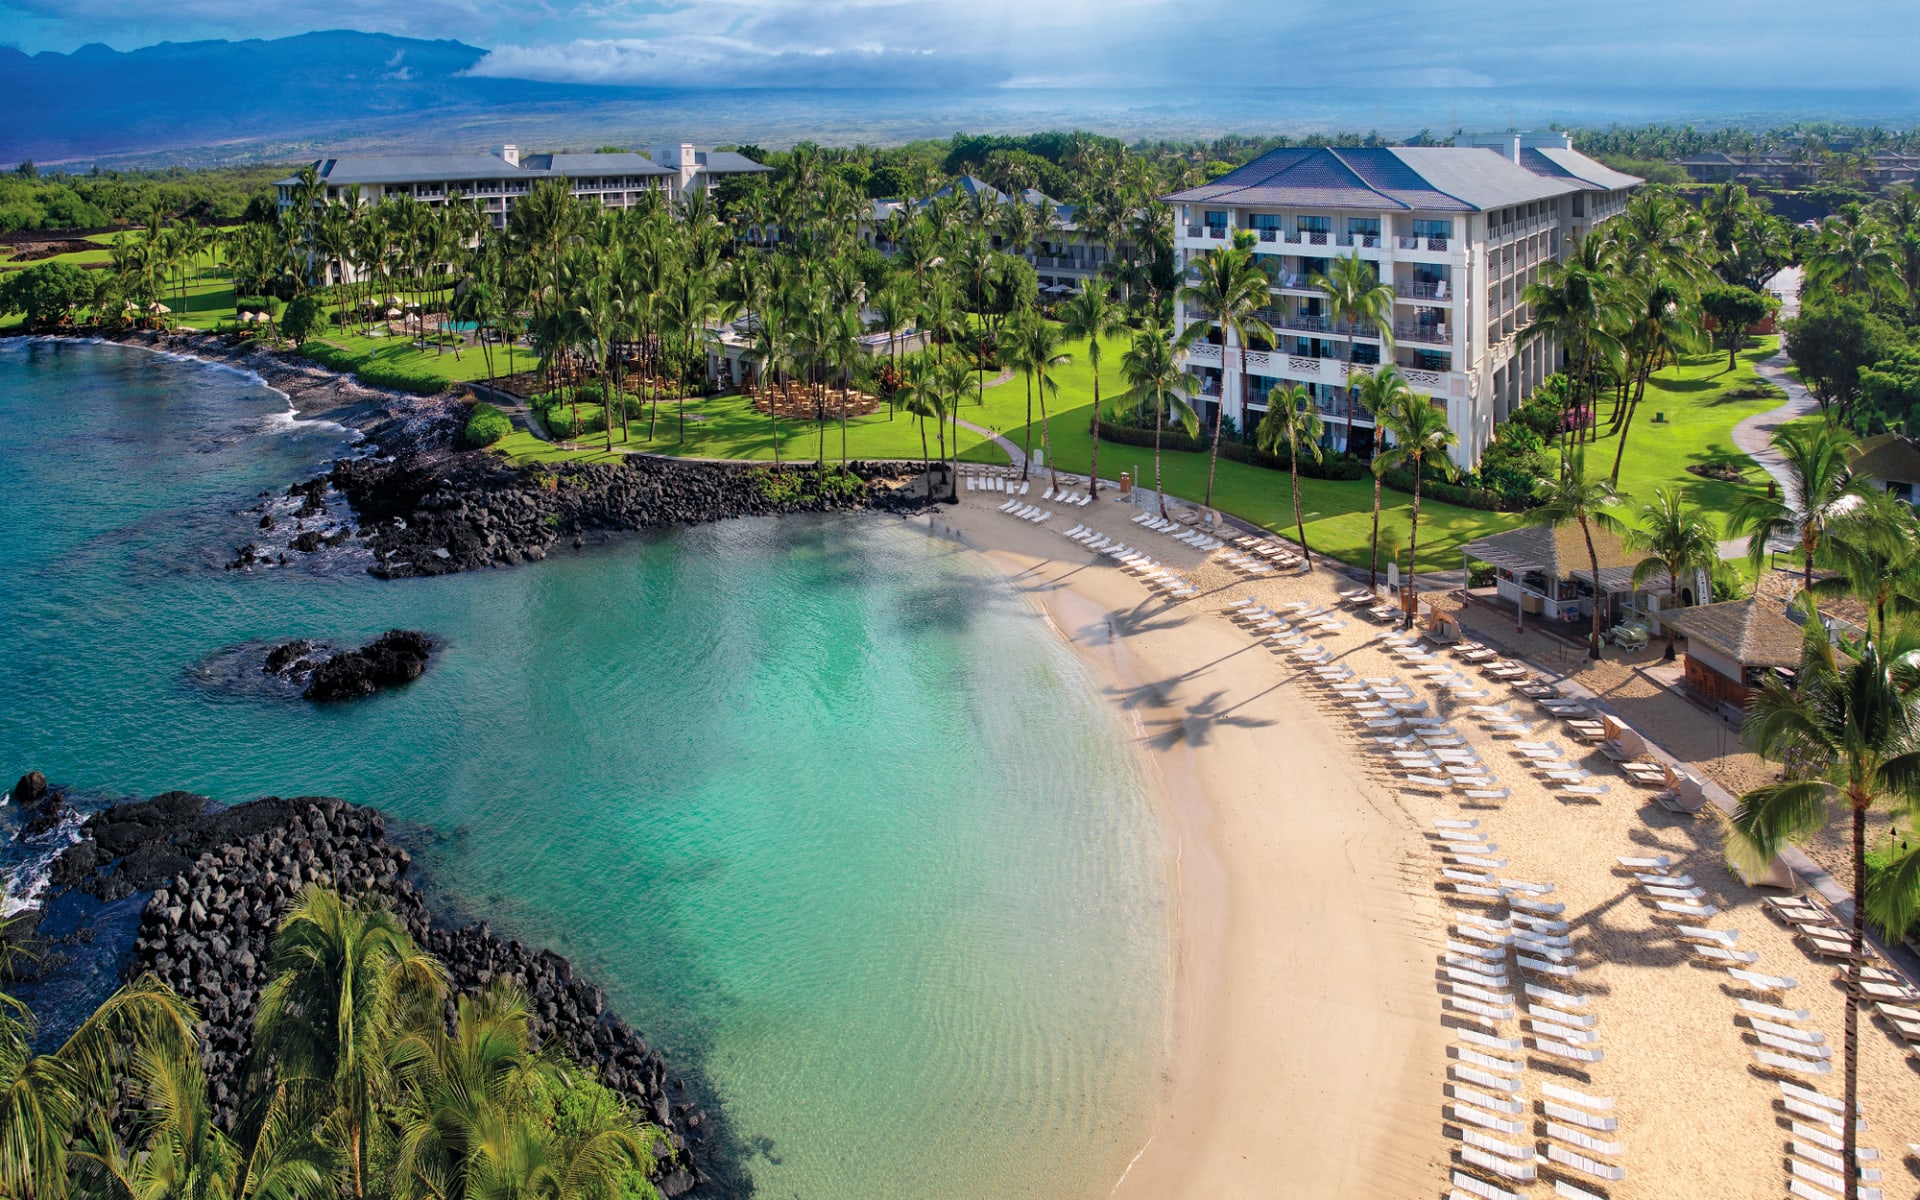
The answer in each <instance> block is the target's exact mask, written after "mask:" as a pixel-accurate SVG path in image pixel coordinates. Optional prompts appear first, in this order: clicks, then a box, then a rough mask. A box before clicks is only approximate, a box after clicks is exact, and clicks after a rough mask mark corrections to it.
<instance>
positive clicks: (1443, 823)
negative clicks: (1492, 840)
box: [1433, 817, 1480, 829]
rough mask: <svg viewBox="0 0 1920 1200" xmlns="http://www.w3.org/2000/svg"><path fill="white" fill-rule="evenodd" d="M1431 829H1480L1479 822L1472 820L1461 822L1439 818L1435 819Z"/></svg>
mask: <svg viewBox="0 0 1920 1200" xmlns="http://www.w3.org/2000/svg"><path fill="white" fill-rule="evenodd" d="M1433 827H1434V828H1435V829H1478V828H1480V822H1479V821H1478V820H1473V819H1466V820H1461V819H1456V818H1452V817H1440V818H1437V819H1435V821H1434V822H1433Z"/></svg>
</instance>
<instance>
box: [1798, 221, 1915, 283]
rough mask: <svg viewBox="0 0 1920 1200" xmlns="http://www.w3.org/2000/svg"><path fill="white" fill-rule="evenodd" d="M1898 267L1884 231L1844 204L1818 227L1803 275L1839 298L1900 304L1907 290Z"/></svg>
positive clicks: (1897, 255) (1893, 251) (1898, 258)
mask: <svg viewBox="0 0 1920 1200" xmlns="http://www.w3.org/2000/svg"><path fill="white" fill-rule="evenodd" d="M1900 267H1901V261H1900V255H1899V254H1898V253H1896V251H1895V248H1894V245H1893V239H1892V238H1891V237H1890V236H1889V235H1888V233H1887V231H1886V229H1885V228H1884V227H1882V226H1881V224H1880V223H1879V221H1877V220H1875V219H1874V218H1873V217H1872V216H1870V215H1868V214H1865V213H1863V211H1862V210H1861V208H1860V206H1859V205H1858V204H1848V205H1845V206H1844V207H1842V208H1841V210H1840V211H1839V212H1837V213H1835V214H1834V215H1833V216H1831V217H1829V218H1827V220H1826V222H1825V223H1824V224H1823V225H1822V226H1821V228H1820V236H1819V240H1818V241H1816V242H1815V243H1814V247H1813V250H1812V252H1811V253H1809V254H1808V255H1807V260H1806V275H1807V282H1808V283H1809V284H1811V285H1812V286H1813V287H1814V288H1816V289H1819V290H1826V291H1832V292H1835V293H1838V294H1839V295H1842V296H1860V297H1862V298H1863V299H1867V300H1872V299H1874V298H1875V297H1878V296H1886V297H1888V298H1890V299H1894V300H1904V299H1906V298H1907V287H1906V282H1905V281H1904V280H1903V279H1902V278H1901V273H1900Z"/></svg>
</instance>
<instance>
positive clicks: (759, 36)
mask: <svg viewBox="0 0 1920 1200" xmlns="http://www.w3.org/2000/svg"><path fill="white" fill-rule="evenodd" d="M1910 2H1911V0H1824V2H1823V3H1819V4H1808V3H1806V2H1805V0H1607V2H1606V3H1604V4H1580V5H1574V4H1567V3H1564V2H1561V3H1554V2H1548V3H1534V4H1500V3H1487V2H1486V0H1476V2H1463V0H1419V2H1415V0H1251V2H1250V0H266V2H264V3H263V2H262V0H165V2H163V3H149V4H130V3H127V2H126V0H0V42H4V43H7V44H11V45H14V46H17V47H19V48H21V49H24V50H28V51H39V50H58V51H65V50H71V49H72V48H74V47H75V46H78V45H80V44H82V43H85V42H102V41H103V42H106V43H107V44H109V45H111V46H113V47H115V48H116V49H122V50H125V49H131V48H133V47H135V46H141V45H147V44H150V43H152V42H157V41H164V40H172V41H186V40H192V39H197V38H220V37H224V38H248V37H278V36H282V35H286V34H293V33H301V32H305V31H308V30H313V29H339V28H350V29H361V30H367V31H372V32H381V33H394V34H401V35H405V36H409V37H425V38H456V39H458V40H460V41H463V42H467V43H470V44H472V45H476V46H482V47H485V48H487V49H489V50H491V51H492V53H491V54H490V55H489V56H488V58H487V59H486V60H485V61H484V62H482V63H481V65H480V67H479V68H478V72H479V73H481V74H487V75H495V76H500V77H508V78H522V79H542V80H550V81H565V82H590V83H606V84H649V83H656V84H676V85H688V84H717V85H725V84H755V83H759V84H770V83H780V84H795V85H807V84H821V85H857V84H862V83H868V84H889V85H898V84H905V83H924V84H928V85H931V86H942V85H953V84H963V83H972V84H982V83H984V84H995V85H1013V86H1022V85H1025V86H1036V85H1037V86H1075V85H1081V86H1126V85H1131V84H1143V85H1168V84H1172V85H1181V84H1191V83H1193V82H1194V81H1195V80H1197V79H1205V80H1207V81H1209V82H1213V83H1221V84H1233V85H1247V86H1252V85H1260V84H1280V85H1292V86H1311V85H1314V84H1316V83H1325V84H1331V85H1348V86H1353V85H1368V84H1380V83H1398V84H1404V85H1407V86H1427V87H1431V86H1461V87H1475V86H1488V85H1521V86H1528V85H1531V86H1539V85H1559V86H1567V87H1573V88H1579V87H1595V88H1604V87H1607V86H1631V87H1657V86H1661V85H1673V86H1706V87H1742V88H1753V87H1757V86H1764V85H1765V84H1767V83H1768V82H1769V81H1779V82H1781V83H1783V84H1786V85H1789V86H1794V87H1803V88H1804V87H1813V88H1881V87H1899V88H1911V87H1913V86H1914V82H1913V76H1912V73H1911V72H1912V67H1911V64H1912V63H1913V61H1914V59H1915V57H1916V54H1920V23H1916V22H1915V21H1914V20H1913V13H1912V11H1911V9H1910Z"/></svg>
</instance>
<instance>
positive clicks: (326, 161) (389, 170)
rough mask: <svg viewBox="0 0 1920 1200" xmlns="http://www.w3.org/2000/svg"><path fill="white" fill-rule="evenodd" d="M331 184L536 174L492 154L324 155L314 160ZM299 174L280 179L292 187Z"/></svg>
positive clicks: (421, 181) (318, 169) (516, 176)
mask: <svg viewBox="0 0 1920 1200" xmlns="http://www.w3.org/2000/svg"><path fill="white" fill-rule="evenodd" d="M313 166H314V170H316V171H318V172H319V174H320V178H321V180H322V182H324V183H326V184H327V185H328V186H329V187H347V186H349V185H351V184H356V183H360V184H366V183H438V182H440V181H442V180H451V181H458V180H462V179H517V178H522V177H524V176H526V175H529V174H532V172H529V171H528V170H526V169H525V168H524V167H516V166H514V165H512V164H511V163H509V162H507V160H506V159H504V158H500V157H497V156H495V155H492V154H406V155H393V156H388V157H367V158H322V159H318V160H316V161H315V162H314V164H313ZM299 182H300V180H299V177H298V176H289V177H288V178H286V179H282V180H280V181H279V183H280V184H281V185H282V186H287V187H291V186H293V185H294V184H297V183H299Z"/></svg>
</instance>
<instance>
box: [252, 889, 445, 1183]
mask: <svg viewBox="0 0 1920 1200" xmlns="http://www.w3.org/2000/svg"><path fill="white" fill-rule="evenodd" d="M269 969H270V971H271V972H272V978H270V979H269V980H268V982H267V985H266V987H264V988H262V989H261V991H260V1007H259V1010H258V1016H257V1017H256V1026H255V1042H256V1046H255V1052H256V1057H257V1058H261V1060H262V1061H260V1063H259V1066H260V1067H261V1068H263V1069H264V1068H266V1067H267V1066H268V1064H269V1063H271V1066H272V1069H273V1071H274V1073H275V1075H276V1077H277V1078H279V1079H281V1080H282V1081H284V1082H286V1083H287V1084H289V1085H290V1086H291V1087H292V1088H294V1089H295V1090H296V1091H298V1090H302V1089H313V1090H315V1091H317V1092H318V1093H319V1094H321V1095H324V1096H325V1097H326V1098H327V1101H328V1104H329V1105H330V1107H331V1108H332V1109H333V1110H334V1111H335V1113H336V1114H337V1119H338V1121H339V1124H340V1127H341V1135H342V1141H343V1142H344V1143H345V1145H344V1147H343V1149H344V1151H345V1153H346V1158H347V1185H348V1190H349V1191H350V1192H351V1193H352V1195H353V1196H354V1197H355V1198H356V1200H358V1198H360V1197H364V1196H365V1195H366V1194H367V1176H366V1171H367V1137H368V1134H369V1132H370V1131H371V1129H372V1127H373V1123H374V1110H375V1107H376V1106H377V1104H378V1103H379V1102H380V1100H381V1099H382V1097H383V1094H384V1093H385V1091H386V1085H387V1083H388V1078H387V1072H386V1069H385V1054H386V1050H387V1047H388V1045H389V1044H390V1043H391V1042H392V1040H393V1039H394V1038H395V1036H396V1035H398V1034H400V1033H401V1032H403V1031H404V1030H406V1029H408V1028H410V1027H412V1026H413V1025H415V1024H417V1023H418V1022H419V1021H420V1020H422V1019H423V1016H424V1019H428V1020H438V1019H439V1013H440V1003H441V997H442V996H443V995H444V994H445V992H446V969H445V968H444V967H442V966H441V965H440V964H439V963H438V962H436V961H435V960H434V959H433V958H432V957H431V956H429V955H427V954H425V953H423V952H421V950H420V949H419V948H418V947H417V946H415V945H414V944H413V939H412V938H410V937H409V936H407V932H406V930H405V928H404V927H403V926H402V925H401V924H400V922H399V920H398V918H396V917H395V916H394V915H393V914H392V913H391V912H388V911H387V910H386V909H384V908H363V907H360V906H358V905H355V904H353V903H351V902H349V901H347V900H343V899H341V898H340V896H338V895H336V894H335V893H333V892H330V891H325V890H323V889H320V888H317V887H308V888H307V889H306V890H305V891H303V892H302V893H301V894H300V897H299V899H298V900H296V901H295V902H294V906H293V908H292V910H291V911H289V912H288V913H287V915H286V916H285V917H284V918H282V919H281V922H280V928H279V931H278V933H277V935H276V936H275V938H274V943H273V952H272V956H271V959H270V964H269ZM262 1051H265V1052H266V1053H265V1054H264V1055H262V1053H261V1052H262Z"/></svg>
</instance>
